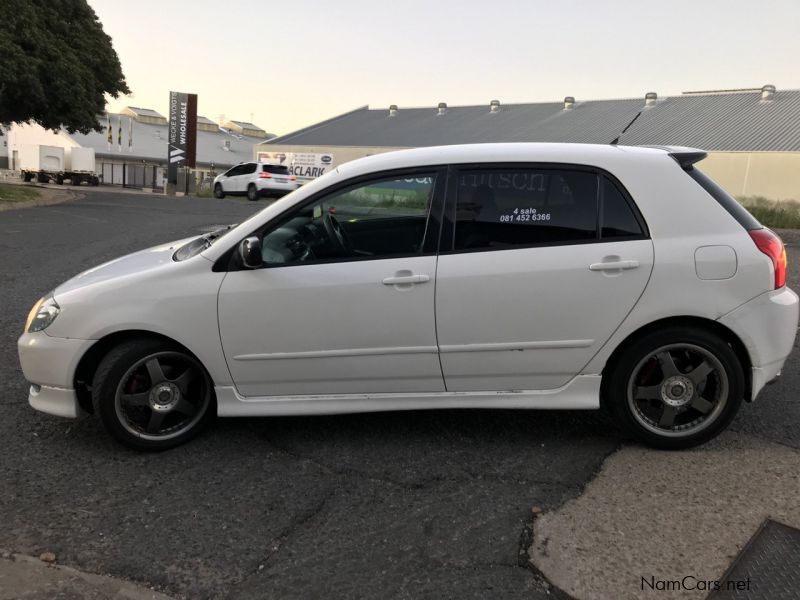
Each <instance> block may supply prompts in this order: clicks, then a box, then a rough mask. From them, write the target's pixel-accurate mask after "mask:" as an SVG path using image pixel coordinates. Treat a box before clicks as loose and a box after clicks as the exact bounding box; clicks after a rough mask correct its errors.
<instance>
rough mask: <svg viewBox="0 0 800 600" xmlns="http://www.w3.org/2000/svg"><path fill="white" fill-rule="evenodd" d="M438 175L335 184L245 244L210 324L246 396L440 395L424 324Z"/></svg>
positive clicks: (439, 203) (430, 331)
mask: <svg viewBox="0 0 800 600" xmlns="http://www.w3.org/2000/svg"><path fill="white" fill-rule="evenodd" d="M443 189H444V176H443V175H442V173H440V172H439V171H437V170H436V169H427V170H424V171H422V172H417V171H414V172H401V173H391V174H383V175H379V176H374V177H369V178H367V179H363V180H358V181H355V182H349V183H342V184H337V186H336V188H335V189H331V190H328V191H325V192H323V193H321V194H317V195H315V196H314V197H313V198H311V199H309V200H308V201H304V202H303V204H302V205H299V206H296V207H294V208H292V209H290V210H289V211H288V212H287V213H285V214H284V215H282V216H280V217H278V218H277V219H276V220H274V221H272V222H271V223H270V224H268V225H267V226H266V227H264V228H262V229H261V230H260V231H257V232H254V235H255V236H256V237H258V238H259V239H260V240H261V246H262V257H263V265H262V267H261V268H257V269H252V270H248V269H244V268H240V267H238V266H237V265H234V266H232V267H231V270H230V271H229V272H228V273H227V275H226V276H225V279H224V280H223V283H222V285H221V288H220V291H219V302H218V311H219V327H220V336H221V339H222V345H223V349H224V352H225V358H226V360H227V363H228V367H229V369H230V372H231V375H232V377H233V380H234V383H235V385H236V387H237V390H238V391H239V393H240V394H242V395H244V396H286V395H308V394H311V395H316V394H361V393H392V392H394V393H403V392H437V391H442V390H444V382H443V379H442V372H441V367H440V365H439V357H438V348H437V344H436V327H435V322H434V281H435V273H436V245H437V243H438V235H439V230H440V224H441V212H442V208H443V202H444V201H443Z"/></svg>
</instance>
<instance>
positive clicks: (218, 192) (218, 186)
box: [214, 183, 225, 199]
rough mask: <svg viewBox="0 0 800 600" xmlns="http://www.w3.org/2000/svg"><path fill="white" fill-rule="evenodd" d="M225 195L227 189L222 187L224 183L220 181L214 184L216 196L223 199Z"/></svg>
mask: <svg viewBox="0 0 800 600" xmlns="http://www.w3.org/2000/svg"><path fill="white" fill-rule="evenodd" d="M224 197H225V191H224V190H223V189H222V184H221V183H218V184H216V185H215V186H214V198H219V199H222V198H224Z"/></svg>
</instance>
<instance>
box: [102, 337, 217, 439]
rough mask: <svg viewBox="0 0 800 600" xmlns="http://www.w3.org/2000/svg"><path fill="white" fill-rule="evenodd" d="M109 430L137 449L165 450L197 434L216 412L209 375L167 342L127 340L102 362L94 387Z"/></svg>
mask: <svg viewBox="0 0 800 600" xmlns="http://www.w3.org/2000/svg"><path fill="white" fill-rule="evenodd" d="M92 400H93V402H94V405H95V411H96V412H97V413H98V414H99V415H100V417H101V419H102V421H103V424H104V425H105V427H106V429H108V431H109V432H110V433H111V434H112V435H113V436H114V437H115V438H116V439H117V440H118V441H120V442H122V443H123V444H125V445H126V446H129V447H131V448H135V449H136V450H165V449H167V448H172V447H174V446H177V445H179V444H182V443H184V442H186V441H187V440H189V439H191V438H193V437H194V436H195V435H197V434H198V433H199V432H200V431H201V430H202V429H203V427H204V426H205V425H206V424H207V422H208V421H209V419H210V418H211V417H212V416H213V413H214V409H213V402H214V398H213V388H212V384H211V379H210V378H209V376H208V373H206V371H205V369H204V368H203V366H202V365H201V364H200V362H199V361H198V360H197V359H196V358H195V357H194V356H192V355H190V354H188V353H187V352H186V351H184V350H181V349H179V348H177V347H175V346H173V345H171V344H169V343H166V342H163V341H160V340H152V339H139V340H130V341H127V342H123V343H122V344H120V345H119V346H117V347H116V348H114V349H113V350H111V351H110V352H109V353H108V354H107V355H106V356H105V357H104V358H103V360H102V361H101V362H100V365H99V366H98V368H97V372H96V374H95V377H94V382H93V386H92Z"/></svg>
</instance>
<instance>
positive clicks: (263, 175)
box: [258, 171, 272, 179]
mask: <svg viewBox="0 0 800 600" xmlns="http://www.w3.org/2000/svg"><path fill="white" fill-rule="evenodd" d="M258 178H259V179H272V175H270V174H269V173H267V172H266V171H261V173H259V174H258Z"/></svg>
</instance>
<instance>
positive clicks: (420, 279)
mask: <svg viewBox="0 0 800 600" xmlns="http://www.w3.org/2000/svg"><path fill="white" fill-rule="evenodd" d="M430 280H431V278H430V277H428V276H427V275H413V274H411V275H395V276H394V277H387V278H386V279H384V280H383V285H403V284H409V283H426V282H428V281H430Z"/></svg>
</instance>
